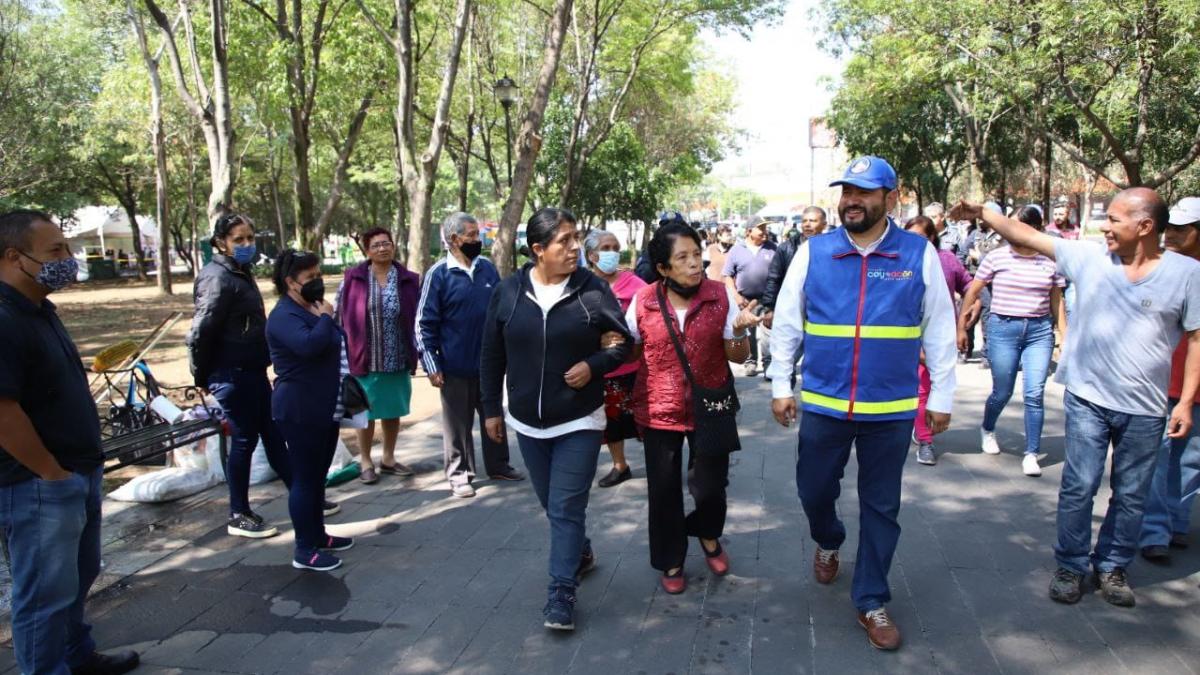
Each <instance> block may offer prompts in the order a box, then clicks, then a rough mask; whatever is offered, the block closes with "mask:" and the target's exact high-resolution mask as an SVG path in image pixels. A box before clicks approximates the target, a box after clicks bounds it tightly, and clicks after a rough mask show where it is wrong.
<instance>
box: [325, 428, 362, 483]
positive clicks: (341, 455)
mask: <svg viewBox="0 0 1200 675" xmlns="http://www.w3.org/2000/svg"><path fill="white" fill-rule="evenodd" d="M359 471H360V469H359V466H358V462H357V461H355V459H354V455H351V454H350V448H347V447H346V444H345V443H344V442H343V441H342V439H341V437H339V438H338V440H337V448H336V449H335V450H334V451H333V461H332V462H330V463H329V471H328V472H326V473H325V487H332V486H334V485H338V484H340V483H345V482H346V481H350V480H354V479H355V478H358V475H359Z"/></svg>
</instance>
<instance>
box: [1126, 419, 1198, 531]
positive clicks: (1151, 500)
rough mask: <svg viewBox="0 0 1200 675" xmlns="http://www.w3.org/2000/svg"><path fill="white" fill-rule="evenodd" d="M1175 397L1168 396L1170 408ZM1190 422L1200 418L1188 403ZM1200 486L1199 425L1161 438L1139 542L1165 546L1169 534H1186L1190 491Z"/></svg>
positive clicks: (1190, 512) (1188, 523) (1188, 527)
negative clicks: (1181, 434)
mask: <svg viewBox="0 0 1200 675" xmlns="http://www.w3.org/2000/svg"><path fill="white" fill-rule="evenodd" d="M1178 403H1179V399H1171V403H1170V406H1169V408H1174V407H1175V406H1176V405H1177V404H1178ZM1192 422H1193V423H1198V422H1200V405H1193V406H1192ZM1197 487H1200V427H1197V426H1194V425H1193V426H1192V431H1191V433H1189V434H1188V435H1187V437H1186V438H1165V437H1164V438H1163V439H1162V444H1161V445H1159V448H1158V456H1157V458H1156V460H1155V466H1154V478H1153V480H1151V482H1150V493H1149V494H1148V495H1146V515H1145V517H1143V518H1142V535H1141V538H1140V541H1138V545H1139V546H1166V545H1167V544H1169V543H1170V541H1171V535H1172V534H1187V532H1188V530H1189V529H1191V525H1192V502H1194V501H1195V500H1196V496H1195V495H1194V494H1191V493H1192V491H1194V490H1195V489H1196V488H1197Z"/></svg>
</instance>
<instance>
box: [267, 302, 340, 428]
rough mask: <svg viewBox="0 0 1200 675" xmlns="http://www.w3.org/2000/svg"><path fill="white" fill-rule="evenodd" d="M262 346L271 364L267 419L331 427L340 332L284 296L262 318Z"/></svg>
mask: <svg viewBox="0 0 1200 675" xmlns="http://www.w3.org/2000/svg"><path fill="white" fill-rule="evenodd" d="M267 345H268V346H269V347H270V349H271V362H272V363H273V364H275V392H274V393H273V394H272V395H271V417H272V418H274V419H275V420H276V421H279V422H292V423H300V424H307V425H318V426H319V425H325V424H333V423H334V419H333V412H334V407H335V406H336V405H337V397H338V392H339V391H340V390H341V386H342V370H341V366H342V329H341V328H338V325H337V324H336V323H334V321H333V317H331V316H325V315H322V316H320V317H318V316H317V315H315V314H313V313H312V312H310V311H308V310H307V309H305V308H303V307H301V306H300V305H298V304H296V302H295V301H294V300H292V299H291V298H290V297H288V296H284V297H282V298H280V299H279V303H278V304H277V305H275V309H272V310H271V315H270V316H269V317H267Z"/></svg>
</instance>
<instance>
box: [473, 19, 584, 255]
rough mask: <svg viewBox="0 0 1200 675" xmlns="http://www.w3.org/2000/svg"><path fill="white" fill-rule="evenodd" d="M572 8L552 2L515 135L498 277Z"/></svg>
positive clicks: (538, 144) (509, 250) (529, 176)
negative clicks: (528, 96) (526, 103)
mask: <svg viewBox="0 0 1200 675" xmlns="http://www.w3.org/2000/svg"><path fill="white" fill-rule="evenodd" d="M573 5H574V0H555V4H554V13H553V15H552V17H551V19H550V30H549V33H548V34H547V36H546V47H545V49H544V51H543V53H542V68H541V71H540V72H539V73H538V79H537V85H536V86H535V88H534V92H533V100H532V101H530V105H529V111H528V112H527V113H526V114H525V119H524V120H523V121H522V122H521V129H520V131H519V132H518V133H517V138H516V146H517V162H516V166H515V167H514V168H513V184H512V189H511V190H510V191H509V194H508V199H507V200H506V201H505V202H504V212H503V214H502V215H501V217H500V227H499V231H498V232H497V233H496V245H495V247H494V249H493V251H492V256H493V259H494V261H495V263H496V266H497V267H498V268H499V270H500V274H502V275H507V274H510V273H512V271H513V270H514V269H515V267H516V250H514V247H513V245H514V244H515V242H516V238H517V224H518V223H519V222H520V220H521V215H522V214H523V213H524V211H525V200H526V198H527V197H528V196H529V188H530V186H531V185H532V183H533V170H534V164H535V162H536V161H537V156H538V152H539V151H540V150H541V149H542V137H541V136H540V135H539V134H540V133H541V129H542V120H543V119H544V117H545V114H546V105H547V104H548V103H549V100H550V90H551V89H552V88H553V86H554V78H555V76H556V75H557V74H558V61H559V58H560V57H561V56H562V47H563V38H564V36H565V35H566V33H567V25H568V23H569V22H570V17H571V7H572V6H573Z"/></svg>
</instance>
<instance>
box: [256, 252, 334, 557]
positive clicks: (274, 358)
mask: <svg viewBox="0 0 1200 675" xmlns="http://www.w3.org/2000/svg"><path fill="white" fill-rule="evenodd" d="M272 279H273V280H274V282H275V290H276V291H277V292H278V293H279V302H278V303H276V305H275V308H274V309H272V310H271V316H270V317H269V318H268V319H267V344H268V346H269V347H270V350H271V362H272V363H273V364H274V365H275V393H274V394H273V395H272V396H271V417H272V418H273V419H274V420H275V423H276V424H277V425H278V426H279V430H280V431H281V432H282V433H283V437H284V439H285V441H286V442H287V452H288V458H289V459H290V460H291V465H292V481H291V485H289V486H288V514H289V515H290V516H291V517H292V527H293V528H294V529H295V531H296V549H295V554H294V555H293V557H292V567H295V568H296V569H308V570H317V571H321V572H326V571H329V570H332V569H336V568H338V567H340V566H341V564H342V561H341V560H340V559H339V558H338V557H337V556H335V555H333V553H332V552H333V551H344V550H346V549H348V548H350V547H351V546H353V545H354V540H353V539H350V538H348V537H335V536H333V535H331V534H329V533H328V532H326V531H325V518H324V514H323V512H322V506H321V505H322V504H323V503H324V500H325V474H326V473H327V472H328V471H329V464H330V462H331V461H332V460H333V452H334V449H335V448H336V447H337V440H338V428H339V425H338V422H339V419H340V418H341V414H340V413H341V411H340V410H339V409H338V408H339V407H340V406H339V398H340V396H341V388H342V374H341V370H342V340H343V334H342V330H341V328H339V327H338V325H337V323H336V322H335V321H334V320H333V306H332V305H330V304H329V303H328V302H327V301H326V300H325V282H324V280H323V279H322V278H321V260H320V258H318V257H317V256H316V255H314V254H312V253H307V252H304V251H293V250H291V249H288V250H285V251H284V252H283V253H281V254H280V255H279V258H278V259H276V261H275V271H274V274H273V276H272Z"/></svg>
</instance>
